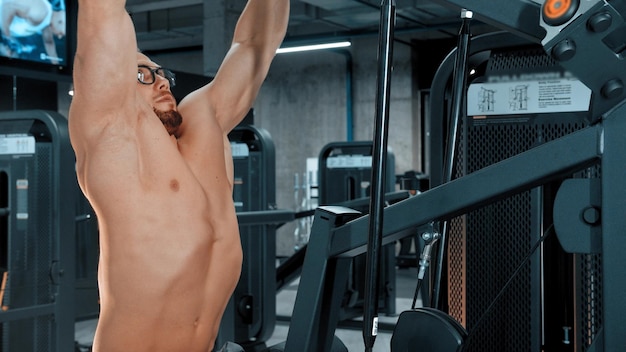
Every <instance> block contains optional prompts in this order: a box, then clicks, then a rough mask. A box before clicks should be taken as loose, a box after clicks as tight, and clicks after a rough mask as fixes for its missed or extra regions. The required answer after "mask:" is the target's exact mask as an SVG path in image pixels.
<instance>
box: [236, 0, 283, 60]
mask: <svg viewBox="0 0 626 352" xmlns="http://www.w3.org/2000/svg"><path fill="white" fill-rule="evenodd" d="M288 23H289V0H248V3H247V4H246V7H245V9H244V10H243V12H242V14H241V16H240V18H239V21H238V22H237V27H236V29H235V34H234V37H233V43H241V44H244V43H245V44H249V45H254V46H262V47H268V48H278V46H279V45H280V43H281V42H282V41H283V38H284V37H285V32H286V31H287V24H288Z"/></svg>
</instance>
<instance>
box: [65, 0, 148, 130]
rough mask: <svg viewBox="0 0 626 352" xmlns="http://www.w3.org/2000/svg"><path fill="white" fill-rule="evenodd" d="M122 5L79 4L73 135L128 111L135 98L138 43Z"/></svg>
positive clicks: (114, 0)
mask: <svg viewBox="0 0 626 352" xmlns="http://www.w3.org/2000/svg"><path fill="white" fill-rule="evenodd" d="M125 4H126V1H125V0H79V10H78V28H77V32H78V38H77V48H76V56H75V59H74V71H73V73H74V98H73V99H72V109H71V111H70V124H71V126H70V128H72V127H74V128H72V131H74V132H76V133H74V134H75V135H76V134H87V135H89V134H90V133H89V132H95V131H97V130H99V129H101V128H102V127H103V126H105V125H106V124H107V123H108V122H109V121H110V119H111V118H113V116H114V115H115V114H113V112H114V111H115V110H119V109H120V108H123V107H125V106H130V102H131V100H132V99H134V97H135V89H136V87H135V86H136V82H137V56H136V55H137V41H136V39H135V30H134V27H133V24H132V21H131V19H130V16H129V15H128V13H127V12H126V10H125ZM117 115H118V116H119V115H121V114H117ZM72 120H73V121H72ZM72 125H74V126H72ZM88 129H91V130H88ZM83 137H87V138H88V136H83Z"/></svg>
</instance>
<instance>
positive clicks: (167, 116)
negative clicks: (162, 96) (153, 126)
mask: <svg viewBox="0 0 626 352" xmlns="http://www.w3.org/2000/svg"><path fill="white" fill-rule="evenodd" d="M154 113H155V114H156V115H157V116H158V117H159V119H160V120H161V122H162V123H163V126H165V129H166V130H167V133H169V134H170V135H172V136H175V137H178V128H179V127H180V125H181V124H182V123H183V117H182V115H181V114H180V113H179V112H178V111H176V110H169V111H162V110H157V109H154Z"/></svg>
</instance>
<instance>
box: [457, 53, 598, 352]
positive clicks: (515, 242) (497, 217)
mask: <svg viewBox="0 0 626 352" xmlns="http://www.w3.org/2000/svg"><path fill="white" fill-rule="evenodd" d="M555 70H557V71H558V70H560V69H559V68H558V66H557V65H556V64H555V63H554V62H553V61H552V60H551V58H549V57H548V56H547V55H545V53H544V52H543V50H542V49H541V48H536V47H531V48H529V49H521V50H517V51H512V50H503V51H494V52H492V53H491V55H490V58H489V61H488V64H487V69H486V73H485V75H486V76H492V77H493V76H496V77H505V78H513V79H515V78H519V77H520V75H529V76H531V77H532V75H537V74H542V73H547V72H553V71H555ZM586 115H587V114H586V113H558V114H557V113H552V114H528V115H507V116H493V117H488V118H484V117H480V118H477V119H473V118H471V117H470V118H466V119H465V120H464V121H462V123H461V128H460V131H461V134H460V135H461V136H460V142H459V143H458V147H457V150H456V156H455V170H454V177H460V176H463V175H466V174H469V173H471V172H473V171H476V170H478V169H481V168H484V167H486V166H488V165H491V164H494V163H496V162H498V161H500V160H503V159H506V158H508V157H511V156H514V155H516V154H519V153H521V152H523V151H526V150H528V149H531V148H532V147H534V146H536V145H539V144H542V143H545V142H547V141H550V140H553V139H556V138H559V137H561V136H563V135H566V134H569V133H571V132H574V131H576V130H579V129H581V128H583V127H585V126H586V125H587V123H588V122H587V121H588V120H589V118H588V116H586ZM528 167H533V165H528ZM598 174H599V170H597V169H592V170H587V171H586V172H582V173H579V174H577V175H572V176H571V177H597V175H598ZM559 182H560V181H554V182H552V183H550V184H548V185H546V186H545V187H540V188H536V189H533V190H531V191H527V192H524V193H521V194H517V195H514V196H511V197H508V198H506V199H503V200H501V201H499V202H496V203H494V204H491V205H488V206H485V207H483V208H481V209H479V210H476V211H473V212H471V213H468V214H465V215H463V216H461V217H458V218H455V219H453V220H451V221H450V223H449V247H448V297H449V298H448V310H449V313H450V315H452V316H453V317H454V318H455V319H457V320H458V321H459V322H461V323H462V324H463V325H464V326H465V327H466V328H467V329H468V331H469V332H470V335H471V339H470V344H469V348H468V351H481V352H489V351H494V352H501V351H542V350H545V351H551V350H554V351H584V350H585V348H587V347H588V346H589V345H590V344H591V341H592V339H593V338H594V337H595V334H596V333H597V330H598V328H599V326H600V324H601V321H600V317H599V314H600V312H601V310H600V309H601V307H600V306H601V302H599V297H601V295H600V292H601V283H600V276H601V272H600V258H599V256H596V255H569V254H566V253H564V252H563V251H562V249H561V248H560V245H559V244H558V242H557V241H546V242H545V243H544V246H543V248H542V250H539V251H537V252H536V253H534V254H533V255H532V256H531V258H530V260H529V261H524V258H525V256H526V255H527V254H528V253H529V251H530V249H531V247H532V246H533V245H534V244H535V243H536V242H537V241H538V240H539V239H540V237H541V236H542V235H543V234H544V233H546V231H547V230H548V228H549V226H550V225H551V218H552V200H553V196H554V190H555V189H558V185H559ZM462 196H463V195H462V194H460V195H459V197H462ZM553 262H558V263H559V264H558V265H564V266H565V267H568V266H571V267H572V268H573V269H569V271H568V272H563V273H562V274H561V275H563V276H567V278H566V279H563V282H567V283H568V284H566V285H563V284H561V283H560V282H559V283H556V282H554V280H552V278H551V277H550V276H549V275H555V274H554V273H548V274H546V272H544V271H545V267H544V264H546V263H548V264H549V265H548V266H550V265H552V266H558V265H557V264H553ZM520 263H524V264H523V265H522V267H521V270H520V271H519V273H518V274H517V275H515V276H514V277H513V273H514V272H515V270H516V268H517V266H518V265H520ZM562 263H565V264H562ZM511 278H512V279H511ZM509 279H511V280H512V282H511V284H510V286H509V287H508V288H507V289H506V290H505V291H504V292H503V294H502V296H501V297H499V298H498V299H497V300H495V298H496V296H497V295H498V294H499V292H500V290H501V289H502V288H503V287H504V286H505V284H506V282H507V280H509ZM551 280H552V281H553V282H551ZM570 282H571V285H570V284H569V283H570ZM559 285H560V286H559ZM562 286H570V287H562ZM546 289H549V290H553V289H556V290H559V294H563V296H567V299H566V298H563V300H564V301H565V303H563V305H561V306H559V307H552V306H550V303H549V301H548V300H547V299H546V295H545V294H544V290H546ZM570 301H571V302H572V303H571V304H569V303H570ZM546 303H548V304H547V306H546ZM492 304H493V306H491V305H492ZM560 314H563V315H564V316H567V317H566V318H563V319H561V317H560V316H558V317H557V315H560ZM547 324H551V325H555V326H549V327H548V326H546V325H547ZM570 324H571V325H572V326H571V331H568V333H569V337H570V338H571V339H572V341H571V343H569V344H564V343H563V341H564V340H565V339H564V337H565V336H564V335H562V334H563V331H564V330H563V329H561V328H564V329H567V328H568V327H569V325H570ZM560 325H562V327H561V326H560ZM573 325H575V326H573ZM551 329H552V330H551ZM559 330H561V332H560V334H561V335H559V336H556V335H557V334H558V333H559V332H558V331H559ZM552 331H557V333H552ZM548 332H550V333H548ZM548 335H550V336H548ZM574 336H576V340H575V341H574ZM552 341H554V342H552ZM547 346H549V348H547ZM555 346H558V347H555Z"/></svg>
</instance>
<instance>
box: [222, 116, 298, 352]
mask: <svg viewBox="0 0 626 352" xmlns="http://www.w3.org/2000/svg"><path fill="white" fill-rule="evenodd" d="M228 138H229V141H230V145H231V150H232V155H233V164H234V165H233V166H234V189H233V200H234V203H235V210H236V211H237V221H238V223H239V232H240V236H241V245H242V249H243V258H244V262H243V268H242V272H241V277H240V279H239V283H238V284H237V286H236V287H235V291H234V292H233V295H232V297H231V299H230V301H229V303H228V305H227V307H226V311H225V312H224V315H223V318H222V322H221V324H220V330H219V334H218V338H217V341H216V344H215V345H216V346H221V345H223V344H224V343H225V342H227V341H233V342H235V343H237V344H239V345H241V346H242V347H244V348H245V349H246V350H247V351H257V350H258V351H260V350H262V349H265V347H266V346H265V342H266V341H267V340H268V339H269V338H270V337H271V336H272V333H273V332H274V327H275V324H276V229H277V228H278V227H279V226H281V225H282V224H284V223H286V222H289V221H292V220H293V219H294V213H293V212H292V211H286V210H279V209H276V176H275V172H276V170H275V169H276V167H275V151H274V143H273V141H272V139H271V136H270V135H269V133H268V132H267V131H266V130H264V129H261V128H258V127H255V126H253V125H240V126H238V127H236V128H235V129H234V130H233V131H231V132H230V133H229V135H228Z"/></svg>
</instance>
